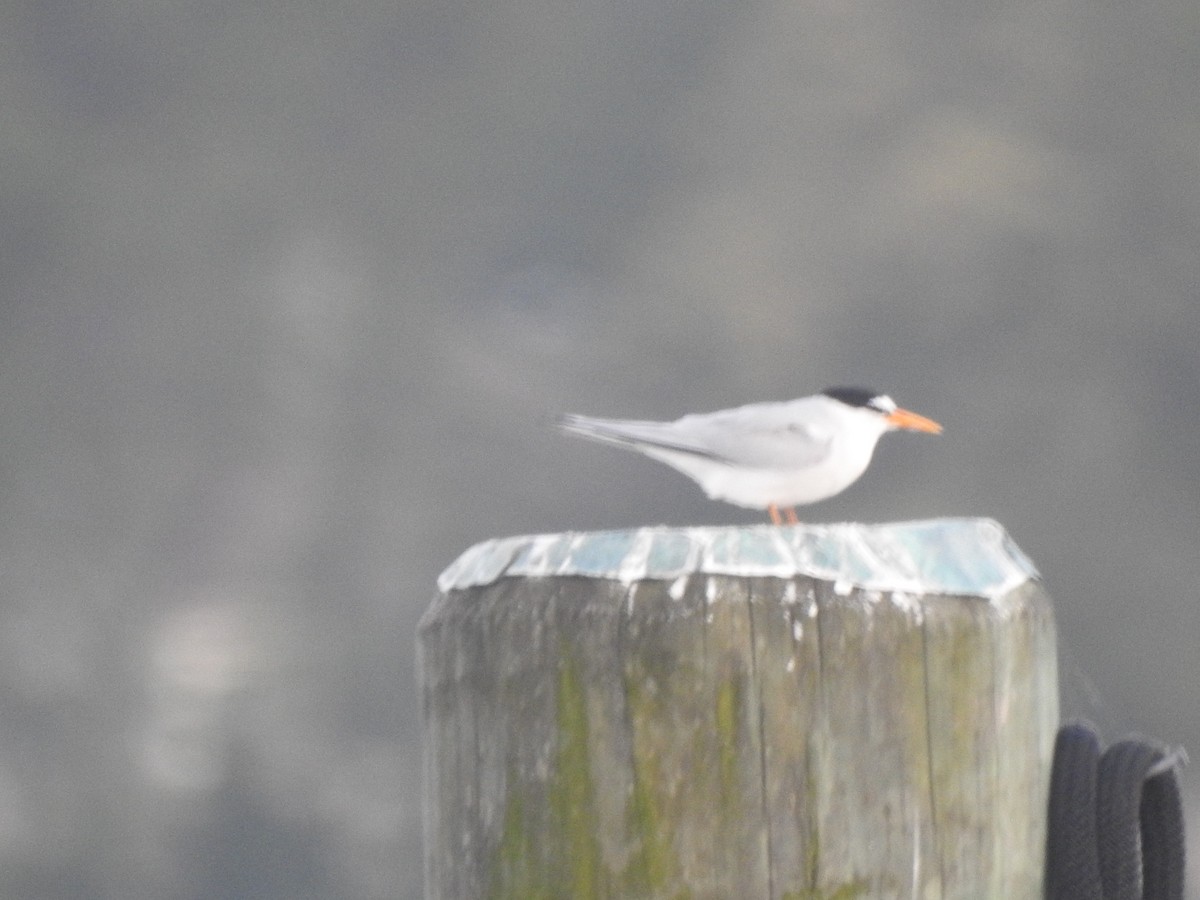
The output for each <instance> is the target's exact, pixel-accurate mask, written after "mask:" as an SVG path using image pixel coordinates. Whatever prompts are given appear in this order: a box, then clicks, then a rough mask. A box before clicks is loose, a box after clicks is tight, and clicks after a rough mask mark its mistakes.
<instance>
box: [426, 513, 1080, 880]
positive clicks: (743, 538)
mask: <svg viewBox="0 0 1200 900" xmlns="http://www.w3.org/2000/svg"><path fill="white" fill-rule="evenodd" d="M919 524H920V523H914V525H913V529H912V530H911V531H909V530H906V526H904V525H895V526H864V528H865V529H866V531H864V532H863V533H861V534H860V533H858V532H856V531H855V526H838V528H831V529H826V530H825V531H821V532H819V533H817V532H814V533H813V535H811V536H810V537H811V540H810V537H806V536H805V535H804V534H801V533H800V532H803V531H804V529H798V530H797V531H796V532H794V533H793V532H789V530H788V529H783V531H784V532H789V535H788V536H787V537H786V538H784V539H783V541H784V543H783V545H779V546H786V547H792V548H793V551H794V553H795V559H801V557H803V555H804V553H810V555H811V558H812V559H813V560H815V570H814V574H804V573H803V572H795V573H792V574H789V575H788V576H787V577H782V576H780V575H778V573H776V574H775V575H770V574H762V573H758V574H755V571H754V566H759V567H764V566H765V567H768V568H771V569H772V571H774V570H775V569H777V568H778V567H779V565H780V562H779V560H780V559H781V558H782V557H783V556H785V555H786V554H776V555H775V556H770V554H767V553H766V551H765V550H764V548H767V549H770V548H768V547H767V544H764V543H762V541H763V540H768V539H769V540H774V536H771V535H765V534H764V533H763V532H762V530H761V529H758V530H755V529H748V530H744V529H732V530H730V532H729V534H728V535H726V536H724V537H722V536H719V535H716V534H711V533H710V534H709V535H708V536H707V537H706V538H705V540H706V541H707V542H708V544H707V546H709V547H710V549H711V556H709V557H706V556H705V553H707V552H709V551H704V552H702V553H693V552H692V551H691V550H688V549H687V548H688V547H689V546H693V547H694V546H695V545H694V544H689V542H691V541H693V540H694V535H693V530H680V531H678V532H672V531H670V530H666V529H660V530H657V531H656V532H655V533H654V536H653V540H652V541H651V544H650V545H648V546H650V547H651V551H652V552H651V553H650V556H648V557H646V558H647V559H651V558H653V560H657V562H653V561H652V562H643V563H638V565H643V568H646V567H650V568H653V567H654V566H661V565H665V563H663V562H662V561H663V560H669V561H671V562H670V567H673V568H672V572H673V573H675V574H672V575H671V577H670V578H666V579H660V578H632V579H631V578H630V577H629V573H630V572H631V571H633V570H634V569H635V568H636V565H632V564H627V563H626V562H624V561H618V562H613V560H614V559H616V557H618V556H619V555H620V553H619V552H618V550H619V549H620V548H622V547H624V548H626V551H625V552H634V548H637V547H639V546H641V544H640V543H639V542H640V541H641V539H640V538H637V537H632V536H631V537H628V538H622V539H621V540H616V539H615V538H613V539H610V540H608V541H607V542H606V543H605V544H604V547H605V548H607V549H605V550H604V553H603V554H601V555H599V556H595V558H592V557H588V561H587V562H586V565H584V562H583V557H582V556H580V558H579V559H580V562H579V565H578V566H576V568H575V569H574V570H573V571H569V572H568V571H567V570H568V569H570V567H571V566H572V565H574V564H573V563H572V562H571V559H572V558H573V557H572V556H571V554H572V553H576V554H577V555H578V553H577V550H578V548H583V547H585V546H586V545H587V544H588V539H587V537H586V536H583V537H581V538H580V539H579V540H565V539H564V540H561V541H560V540H558V539H557V538H555V539H542V543H541V544H540V545H539V548H540V549H537V548H535V549H529V548H526V549H522V545H521V544H520V541H519V540H518V541H514V542H510V543H508V544H504V545H503V552H504V554H508V553H510V552H511V554H512V556H511V560H510V563H508V564H506V565H508V569H507V570H505V571H506V572H508V573H509V574H502V575H501V576H499V577H494V578H486V579H484V578H483V577H482V575H480V574H479V573H482V572H484V571H485V570H487V571H500V570H498V569H496V562H497V560H498V559H499V557H497V556H496V555H495V554H496V552H498V551H496V550H495V549H493V550H488V551H486V552H482V551H481V554H477V555H476V558H475V562H474V563H471V564H470V566H473V567H474V568H470V567H468V568H470V573H473V574H470V573H468V574H460V575H456V576H455V579H460V580H461V579H465V580H462V581H461V586H453V585H451V586H450V587H449V589H448V590H447V591H446V592H445V593H443V594H442V595H441V596H439V597H438V599H437V600H436V601H435V603H434V605H433V606H432V607H431V609H430V611H429V612H428V613H427V615H426V616H425V618H424V620H423V622H422V626H421V631H420V647H419V649H420V657H421V666H422V681H423V688H424V704H425V746H426V782H425V798H426V810H425V816H426V835H427V841H426V860H427V865H426V873H427V896H429V897H431V898H439V900H440V898H449V897H455V898H457V897H499V898H516V897H523V898H534V900H541V898H546V900H550V898H571V897H655V898H657V897H664V898H680V900H682V898H689V897H695V898H701V897H724V896H738V897H763V898H772V900H776V898H792V900H798V898H806V900H817V898H822V900H825V898H831V900H850V898H853V897H867V896H908V895H910V894H911V895H917V896H940V897H943V898H950V897H957V896H963V897H968V896H970V897H973V896H1005V897H1011V898H1018V900H1019V898H1026V897H1028V898H1031V900H1032V898H1034V897H1040V880H1039V879H1040V875H1039V871H1040V864H1041V863H1040V861H1041V853H1042V845H1043V844H1044V837H1045V835H1044V822H1043V821H1042V820H1041V815H1042V812H1041V809H1040V803H1038V802H1037V798H1038V797H1041V796H1044V792H1045V785H1046V780H1047V777H1048V763H1049V753H1050V749H1051V746H1052V739H1053V731H1054V728H1055V727H1056V725H1057V708H1056V699H1057V697H1056V687H1055V670H1054V667H1055V661H1054V633H1053V632H1054V625H1053V614H1052V612H1051V610H1050V605H1049V600H1048V598H1047V597H1046V595H1045V592H1044V590H1043V589H1042V587H1041V585H1040V583H1039V582H1038V581H1037V579H1036V576H1035V575H1034V574H1033V570H1032V567H1031V566H1029V565H1028V561H1027V560H1025V559H1024V557H1023V556H1020V555H1019V551H1016V549H1015V548H1011V550H1012V553H1013V554H1014V555H1013V560H1012V561H1011V564H1010V563H1009V562H1006V561H1005V559H1004V558H1003V556H1004V553H1006V552H1009V551H1008V550H1007V549H1006V548H1009V547H1010V546H1011V542H1010V541H1009V540H1008V539H1007V537H1006V536H1004V535H1003V534H1002V531H1000V532H998V531H997V529H998V526H995V525H994V523H985V524H984V525H982V526H976V525H973V524H970V523H967V524H964V525H963V526H962V527H961V528H959V529H958V530H955V529H956V526H953V525H952V524H946V523H941V524H939V525H938V526H937V527H936V528H929V527H925V528H921V527H917V526H918V525H919ZM871 529H874V531H872V530H871ZM709 531H710V532H714V531H715V530H709ZM751 532H753V533H751ZM881 534H882V535H885V536H886V539H885V538H881V537H880V535H881ZM934 538H936V539H937V540H939V541H944V546H942V548H941V549H938V550H936V551H934V550H930V541H931V540H933V539H934ZM976 539H978V540H983V541H985V542H988V543H987V545H986V546H985V547H982V549H980V548H974V549H973V548H972V547H971V546H970V545H969V543H968V544H964V543H963V542H964V541H966V542H969V541H971V540H976ZM842 540H844V541H846V542H847V543H846V545H845V547H844V548H842V549H844V550H845V558H846V559H847V560H850V561H851V562H852V563H853V564H852V565H851V566H850V567H849V569H847V573H849V576H853V575H854V574H855V573H859V574H863V573H865V574H863V577H864V578H866V579H867V580H868V581H869V582H870V583H869V584H860V583H857V582H855V581H854V578H853V577H843V575H845V574H846V573H837V572H835V571H834V570H835V569H836V568H837V566H838V565H839V563H838V559H839V553H842V549H839V548H840V547H841V545H840V544H839V541H842ZM641 543H644V542H641ZM660 545H661V547H666V548H668V549H671V553H669V554H665V555H664V553H665V551H664V552H659V551H654V550H653V547H660ZM775 546H777V545H776V544H771V547H775ZM572 547H575V548H577V550H571V549H570V548H572ZM896 547H901V548H902V549H903V553H902V554H901V556H902V557H903V559H902V563H903V572H902V576H903V577H902V578H901V580H900V581H898V582H896V583H895V584H893V585H892V588H891V589H886V584H885V583H886V582H887V579H888V578H889V577H890V576H889V575H888V572H887V571H886V566H887V560H886V559H885V557H886V556H887V553H884V552H883V550H884V548H891V549H895V548H896ZM555 548H559V549H555ZM564 548H565V549H564ZM644 549H645V547H643V550H644ZM891 549H889V550H888V552H889V553H890V552H891ZM560 550H562V551H563V553H562V554H561V555H559V556H553V554H555V553H560ZM578 552H582V551H578ZM742 552H745V553H748V554H750V557H751V558H750V559H749V562H748V563H747V565H748V566H749V568H750V571H748V572H745V573H743V574H736V573H731V572H730V571H728V570H729V569H736V568H737V567H738V566H740V565H741V562H739V559H738V554H739V553H742ZM926 552H934V553H935V556H936V558H933V559H926V558H925V557H924V556H923V555H922V554H924V553H926ZM538 553H543V554H550V555H547V556H545V558H546V559H547V560H550V562H549V563H545V565H546V566H550V565H551V564H552V565H553V566H556V567H558V568H560V569H562V570H563V573H562V574H557V575H556V574H552V573H547V572H543V573H542V574H528V573H529V572H531V571H533V569H535V568H536V567H537V566H538V565H543V564H542V563H537V562H536V557H537V554H538ZM489 554H490V555H489ZM904 554H907V555H906V556H905V555H904ZM956 554H961V556H962V559H959V558H958V557H957V556H956ZM898 558H899V557H898ZM522 559H524V560H525V561H524V562H521V560H522ZM706 559H707V560H708V561H706ZM603 560H608V563H606V564H607V565H612V566H614V567H615V569H614V571H613V573H612V577H605V576H604V574H603V572H602V571H599V570H598V569H597V567H598V566H600V563H601V562H602V561H603ZM713 560H715V561H717V563H718V564H719V566H720V567H723V569H724V570H723V571H720V572H717V573H715V574H714V573H709V572H706V571H704V568H705V567H706V566H707V565H709V562H711V561H713ZM518 564H519V566H524V567H525V569H526V574H523V575H516V574H512V573H513V571H514V569H513V567H514V566H518ZM689 565H691V566H694V570H693V571H692V572H691V573H690V574H689V573H687V572H684V573H682V574H680V573H678V572H676V570H677V569H679V568H681V567H682V568H685V569H686V568H687V566H689ZM831 567H832V568H831ZM468 568H464V569H462V572H464V573H467V572H468ZM585 569H586V573H587V574H583V571H584V570H585ZM922 571H928V572H931V573H933V574H932V575H931V577H933V578H935V579H941V581H939V582H938V583H939V584H942V585H943V586H952V585H959V586H961V585H962V584H964V583H967V582H972V579H976V580H977V582H978V583H980V584H983V583H985V582H986V583H987V584H988V585H989V587H987V589H986V592H985V593H983V594H980V595H972V594H970V593H949V592H946V591H945V590H931V591H929V592H921V591H917V590H913V589H912V588H913V586H914V583H913V578H914V577H915V576H914V575H913V573H919V572H922ZM1022 572H1024V573H1026V576H1025V577H1024V578H1022V577H1020V573H1022ZM830 575H833V576H834V577H826V576H830ZM471 579H481V580H476V581H471ZM468 582H469V583H468ZM447 583H448V584H450V582H447ZM459 583H460V582H459V581H455V582H454V584H459ZM943 583H944V584H943ZM972 583H974V582H972ZM901 584H902V585H903V587H904V588H905V589H901V588H900V587H899V585H901Z"/></svg>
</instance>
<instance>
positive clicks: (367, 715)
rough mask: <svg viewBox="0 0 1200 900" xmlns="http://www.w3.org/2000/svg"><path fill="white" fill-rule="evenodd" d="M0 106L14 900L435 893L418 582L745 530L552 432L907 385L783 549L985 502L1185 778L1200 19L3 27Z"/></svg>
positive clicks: (1085, 659) (378, 18)
mask: <svg viewBox="0 0 1200 900" xmlns="http://www.w3.org/2000/svg"><path fill="white" fill-rule="evenodd" d="M0 115H2V117H3V118H2V122H0V142H2V143H3V169H2V174H0V284H2V294H0V300H2V307H0V313H2V315H3V328H2V333H0V341H2V347H0V377H2V379H3V380H2V384H3V392H2V396H0V441H2V446H3V453H2V455H0V491H2V502H3V516H2V517H0V526H2V528H3V540H2V541H0V554H2V557H0V566H2V571H3V584H4V591H3V596H2V599H0V722H2V723H3V727H2V728H0V896H4V897H13V898H21V900H30V898H34V900H36V898H156V900H157V898H196V900H200V898H204V900H209V898H234V897H255V898H330V900H338V898H395V897H401V898H416V897H419V896H420V895H421V867H420V846H421V837H420V703H419V698H418V695H417V693H416V683H415V676H414V636H415V627H416V623H417V620H418V617H419V616H420V615H421V613H422V611H423V610H424V609H425V607H426V605H427V604H428V602H429V600H430V599H431V597H432V596H433V592H434V589H435V588H434V581H435V578H436V576H437V574H438V572H439V571H440V570H441V569H442V568H443V567H444V566H445V565H446V564H448V563H449V562H450V561H451V560H452V559H453V558H454V557H455V556H456V555H457V554H458V553H459V552H460V551H461V550H463V549H464V548H465V547H467V546H468V545H470V544H472V543H474V542H476V541H478V540H482V539H484V538H487V537H490V536H495V535H501V534H514V533H526V532H542V531H559V530H568V529H595V528H607V527H623V526H634V525H641V524H648V523H661V522H666V523H681V524H682V523H706V524H720V523H744V522H760V521H763V519H764V517H763V516H760V515H758V514H756V513H753V512H749V511H745V510H740V509H737V508H734V507H730V506H724V505H720V504H716V503H711V502H709V501H707V500H705V499H704V497H703V496H702V494H701V493H700V491H699V490H698V489H696V488H695V486H694V485H692V484H691V483H690V482H688V481H687V480H685V479H684V478H682V477H681V476H678V475H676V474H675V473H673V472H670V471H669V470H667V469H665V468H662V467H659V466H657V465H655V464H653V463H650V462H648V461H645V460H641V459H638V458H636V457H634V456H631V455H628V454H622V453H619V452H616V451H613V450H610V449H608V448H603V447H597V446H593V445H588V444H586V443H583V442H579V441H571V440H568V439H565V438H560V437H559V436H558V435H556V434H555V433H554V431H553V429H552V428H551V427H550V423H551V422H552V417H553V415H554V413H556V412H558V411H560V410H572V411H578V412H585V413H592V414H599V415H618V416H629V417H674V416H676V415H679V414H681V413H683V412H687V411H699V410H706V409H715V408H719V407H723V406H728V405H734V404H738V403H743V402H747V401H752V400H762V399H783V398H789V397H793V396H799V395H802V394H807V393H810V392H812V391H814V390H817V389H819V388H821V387H824V386H826V385H829V384H838V383H851V384H857V383H863V384H866V385H868V386H873V387H878V388H880V389H882V390H885V391H888V392H890V393H892V394H893V396H895V397H896V399H897V400H898V401H899V402H901V403H902V404H904V405H908V406H910V407H912V408H914V409H916V410H918V411H919V412H922V413H925V414H927V415H929V416H932V417H934V418H936V419H938V420H940V421H942V422H943V423H944V424H945V425H946V433H945V435H944V436H943V437H941V438H937V439H930V438H925V437H919V436H911V435H902V436H893V437H889V438H887V439H885V441H884V442H883V444H882V445H881V447H880V451H879V453H878V455H877V458H876V462H875V464H874V466H873V467H872V469H871V470H870V471H869V472H868V474H867V475H866V476H865V477H864V478H863V479H862V480H861V481H860V482H859V483H858V484H856V485H855V486H854V487H852V488H851V489H850V490H849V491H847V492H846V493H845V494H843V495H842V496H840V497H838V498H835V499H834V500H831V501H828V502H826V503H824V504H822V505H820V506H817V507H811V508H809V509H808V510H806V511H805V518H807V519H809V520H810V521H811V520H843V519H863V520H870V521H881V520H891V519H905V518H918V517H926V516H940V515H985V516H993V517H995V518H996V519H998V520H1000V521H1001V522H1002V523H1003V524H1004V525H1005V526H1006V527H1007V528H1008V529H1009V530H1010V532H1011V533H1012V534H1013V536H1014V537H1015V539H1016V540H1017V542H1018V543H1019V544H1020V545H1021V547H1022V548H1023V549H1024V550H1025V551H1026V552H1027V553H1028V554H1029V555H1030V556H1031V557H1032V558H1033V559H1034V560H1035V561H1036V562H1037V564H1038V565H1039V566H1040V568H1041V570H1042V572H1043V574H1044V576H1045V578H1046V581H1047V582H1048V584H1049V588H1050V590H1051V593H1052V594H1053V595H1054V597H1055V598H1056V600H1057V604H1058V615H1059V623H1060V630H1061V633H1062V638H1063V642H1064V645H1065V654H1066V655H1065V658H1064V684H1065V689H1066V692H1067V694H1068V698H1067V700H1068V711H1069V712H1075V713H1082V714H1086V715H1089V716H1091V717H1092V718H1094V719H1095V720H1096V721H1098V722H1099V724H1100V725H1101V726H1102V728H1103V729H1104V733H1105V736H1106V738H1109V739H1114V738H1116V737H1118V736H1120V735H1121V734H1122V733H1124V732H1126V731H1129V730H1137V731H1141V732H1144V733H1147V734H1150V735H1153V736H1156V737H1159V738H1162V739H1165V740H1168V741H1171V742H1179V743H1183V744H1185V745H1188V746H1190V747H1191V748H1192V749H1193V751H1194V752H1195V751H1200V715H1198V701H1197V692H1196V685H1197V684H1200V603H1198V597H1197V594H1198V593H1200V589H1198V584H1200V554H1198V549H1200V547H1198V544H1200V452H1198V451H1197V442H1198V439H1200V415H1198V409H1200V407H1198V403H1197V398H1198V396H1200V355H1198V353H1197V342H1198V339H1200V296H1198V293H1200V6H1197V4H1196V3H1194V2H1192V0H1168V2H1162V3H1155V4H1128V3H1124V2H1116V0H1100V2H1097V0H1036V2H1035V0H1019V2H1009V3H1000V4H985V5H978V4H977V5H975V6H971V5H970V4H966V5H964V4H962V3H946V2H939V0H924V2H921V0H918V2H915V3H913V2H908V3H891V2H888V0H838V2H831V0H816V2H797V0H786V2H782V0H757V2H751V3H747V4H730V3H718V2H693V3H684V2H679V0H616V2H599V0H581V2H576V3H552V2H545V0H489V2H484V0H438V2H434V0H409V2H403V3H400V4H396V3H383V2H373V0H360V2H353V0H352V2H349V3H342V4H317V3H299V4H288V5H284V4H275V5H273V6H272V5H265V4H251V3H228V2H220V0H194V2H189V3H182V2H178V0H166V2H162V0H155V2H136V0H86V2H85V0H51V2H38V3H34V2H16V3H9V4H5V5H3V6H2V7H0ZM1198 783H1200V779H1198V778H1197V775H1196V772H1195V771H1194V770H1193V771H1191V772H1187V773H1186V774H1185V786H1186V787H1187V788H1188V790H1189V792H1190V794H1189V796H1190V798H1191V803H1190V814H1189V815H1190V822H1191V825H1192V830H1193V832H1194V833H1195V832H1200V802H1198V801H1200V797H1198V796H1197V784H1198ZM1193 855H1194V856H1197V855H1200V847H1197V846H1196V844H1195V843H1194V842H1193ZM1196 871H1197V870H1196V868H1195V867H1194V866H1193V869H1192V873H1193V874H1192V892H1193V893H1192V896H1194V897H1197V896H1200V893H1198V892H1197V887H1196V882H1197V881H1198V880H1200V878H1197V874H1196Z"/></svg>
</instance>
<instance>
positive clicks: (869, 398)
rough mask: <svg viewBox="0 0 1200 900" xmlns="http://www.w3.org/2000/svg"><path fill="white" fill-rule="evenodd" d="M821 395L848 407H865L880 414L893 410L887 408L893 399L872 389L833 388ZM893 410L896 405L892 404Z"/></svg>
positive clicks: (827, 389) (826, 389)
mask: <svg viewBox="0 0 1200 900" xmlns="http://www.w3.org/2000/svg"><path fill="white" fill-rule="evenodd" d="M821 393H822V394H824V395H825V396H826V397H832V398H833V399H834V400H837V401H838V402H839V403H845V404H846V405H847V406H865V407H870V408H871V409H877V410H879V411H880V412H891V409H888V408H887V406H888V403H889V401H890V399H891V398H890V397H888V396H887V394H885V393H883V392H882V391H875V390H872V389H871V388H864V387H831V388H825V390H823V391H821ZM880 401H883V402H882V403H881V402H880ZM891 408H892V409H894V408H895V404H891Z"/></svg>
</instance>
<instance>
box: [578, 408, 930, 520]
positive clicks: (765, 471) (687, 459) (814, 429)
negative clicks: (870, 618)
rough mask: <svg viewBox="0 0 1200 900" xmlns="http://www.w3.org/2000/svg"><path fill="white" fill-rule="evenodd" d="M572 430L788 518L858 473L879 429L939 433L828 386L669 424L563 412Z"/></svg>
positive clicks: (712, 493)
mask: <svg viewBox="0 0 1200 900" xmlns="http://www.w3.org/2000/svg"><path fill="white" fill-rule="evenodd" d="M559 424H560V426H561V427H562V428H563V429H564V430H565V431H568V432H570V433H572V434H578V435H581V436H583V437H586V438H592V439H593V440H597V441H604V442H606V443H611V444H617V445H619V446H622V447H627V448H629V449H631V450H636V451H638V452H639V453H642V454H644V455H646V456H649V457H650V458H651V459H656V460H658V461H659V462H664V463H666V464H667V465H668V466H671V467H672V468H674V469H677V470H678V471H680V472H682V473H683V474H684V475H686V476H688V477H689V478H691V479H692V480H693V481H695V482H696V483H697V484H699V485H700V487H701V488H703V489H704V492H705V493H706V494H708V496H709V497H711V498H713V499H714V500H725V501H727V502H729V503H733V504H735V505H737V506H744V507H747V508H749V509H765V510H767V511H768V512H769V513H770V516H771V521H772V522H774V523H775V524H776V525H781V524H783V519H782V517H781V516H780V514H779V511H780V509H782V510H783V511H784V512H785V514H786V516H787V521H788V522H789V523H792V524H795V522H796V521H797V519H796V511H795V509H794V507H796V506H801V505H803V504H806V503H816V502H817V501H818V500H824V499H826V498H827V497H832V496H833V495H834V494H838V493H841V492H842V491H844V490H845V489H846V488H848V487H849V486H850V485H852V484H853V483H854V482H855V481H857V480H858V478H859V476H861V475H862V473H863V472H865V471H866V469H867V465H868V464H869V463H870V462H871V455H872V454H873V453H874V452H875V444H876V443H877V442H878V441H879V438H880V437H882V436H883V434H884V432H887V431H895V430H897V429H903V430H906V431H924V432H928V433H930V434H940V433H941V431H942V426H941V425H939V424H938V423H937V422H935V421H933V420H932V419H927V418H925V417H924V416H921V415H917V414H916V413H914V412H910V411H909V410H907V409H901V408H900V407H898V406H897V405H896V403H895V401H894V400H892V398H891V397H889V396H888V395H887V394H881V393H879V392H878V391H872V390H868V389H866V388H854V387H836V388H829V389H827V390H824V391H822V392H821V393H819V394H813V395H812V396H811V397H801V398H800V399H799V400H789V401H784V402H777V403H752V404H750V405H748V406H739V407H737V408H735V409H723V410H720V411H718V412H711V413H694V414H692V415H687V416H684V417H683V418H682V419H676V420H675V421H674V422H637V421H626V420H623V419H593V418H589V417H587V416H576V415H566V416H563V417H562V419H561V420H560V422H559Z"/></svg>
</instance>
